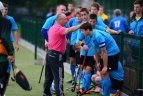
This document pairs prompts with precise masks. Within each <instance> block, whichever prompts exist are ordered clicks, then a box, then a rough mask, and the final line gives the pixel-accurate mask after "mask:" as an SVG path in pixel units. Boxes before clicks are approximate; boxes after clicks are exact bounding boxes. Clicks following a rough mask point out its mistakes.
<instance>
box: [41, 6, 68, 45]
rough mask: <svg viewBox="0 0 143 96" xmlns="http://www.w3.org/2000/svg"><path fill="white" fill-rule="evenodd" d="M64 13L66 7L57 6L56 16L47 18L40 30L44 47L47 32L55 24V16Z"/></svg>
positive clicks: (46, 40)
mask: <svg viewBox="0 0 143 96" xmlns="http://www.w3.org/2000/svg"><path fill="white" fill-rule="evenodd" d="M65 11H66V7H65V6H64V5H58V6H57V9H56V15H55V16H52V17H50V18H48V19H47V20H46V22H45V23H44V25H43V27H42V29H41V33H42V35H43V37H44V39H45V45H46V46H47V44H48V35H47V31H48V30H49V29H50V28H51V27H52V26H53V25H54V24H55V23H56V16H57V14H61V13H63V14H64V13H65Z"/></svg>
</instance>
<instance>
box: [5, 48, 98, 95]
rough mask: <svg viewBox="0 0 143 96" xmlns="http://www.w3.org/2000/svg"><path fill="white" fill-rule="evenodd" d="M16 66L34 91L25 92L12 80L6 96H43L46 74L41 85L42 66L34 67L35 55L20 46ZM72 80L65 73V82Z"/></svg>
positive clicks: (70, 93) (67, 85)
mask: <svg viewBox="0 0 143 96" xmlns="http://www.w3.org/2000/svg"><path fill="white" fill-rule="evenodd" d="M16 64H17V66H18V68H19V69H21V70H22V72H23V73H24V74H25V75H26V77H27V79H28V81H29V82H30V84H31V85H32V91H24V90H23V89H22V88H21V87H19V85H18V84H16V82H12V81H11V79H10V82H9V85H8V88H7V90H6V96H42V91H43V82H44V73H43V76H42V79H41V83H40V84H39V83H38V81H39V76H40V72H41V68H42V66H40V65H34V54H33V53H32V52H31V51H29V50H27V49H25V48H24V47H22V46H20V50H19V51H18V52H16ZM11 75H12V74H11ZM70 78H71V77H70V75H69V74H67V73H65V79H64V81H65V82H66V81H67V80H69V79H70ZM68 87H70V84H67V83H64V89H66V88H68ZM64 92H65V96H76V94H75V93H73V92H71V91H67V90H64ZM53 96H54V95H53ZM84 96H98V94H95V93H94V94H90V95H89V94H88V95H84Z"/></svg>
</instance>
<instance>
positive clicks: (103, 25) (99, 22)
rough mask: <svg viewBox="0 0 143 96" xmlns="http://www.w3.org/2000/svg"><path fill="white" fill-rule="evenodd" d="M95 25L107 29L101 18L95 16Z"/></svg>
mask: <svg viewBox="0 0 143 96" xmlns="http://www.w3.org/2000/svg"><path fill="white" fill-rule="evenodd" d="M96 25H99V26H102V27H104V28H106V27H107V25H106V24H104V22H103V20H102V18H101V17H100V16H97V23H96ZM96 25H95V26H96Z"/></svg>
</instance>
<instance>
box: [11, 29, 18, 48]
mask: <svg viewBox="0 0 143 96" xmlns="http://www.w3.org/2000/svg"><path fill="white" fill-rule="evenodd" d="M12 33H13V37H14V40H15V44H14V47H15V49H16V50H18V49H19V44H18V33H17V31H16V30H14V31H12Z"/></svg>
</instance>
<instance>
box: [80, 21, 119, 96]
mask: <svg viewBox="0 0 143 96" xmlns="http://www.w3.org/2000/svg"><path fill="white" fill-rule="evenodd" d="M81 29H82V33H83V34H84V36H90V37H91V40H92V41H93V42H94V46H95V56H96V63H97V68H98V69H99V66H101V76H102V81H101V82H102V83H101V84H102V88H103V96H109V95H110V92H109V89H110V87H111V81H110V78H109V72H110V71H117V69H118V61H119V52H120V50H119V48H118V46H117V44H116V42H115V40H114V39H113V37H112V36H111V35H110V34H108V33H106V32H104V31H99V30H95V29H94V30H93V28H92V26H91V25H90V24H89V23H85V24H83V25H82V26H81Z"/></svg>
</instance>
